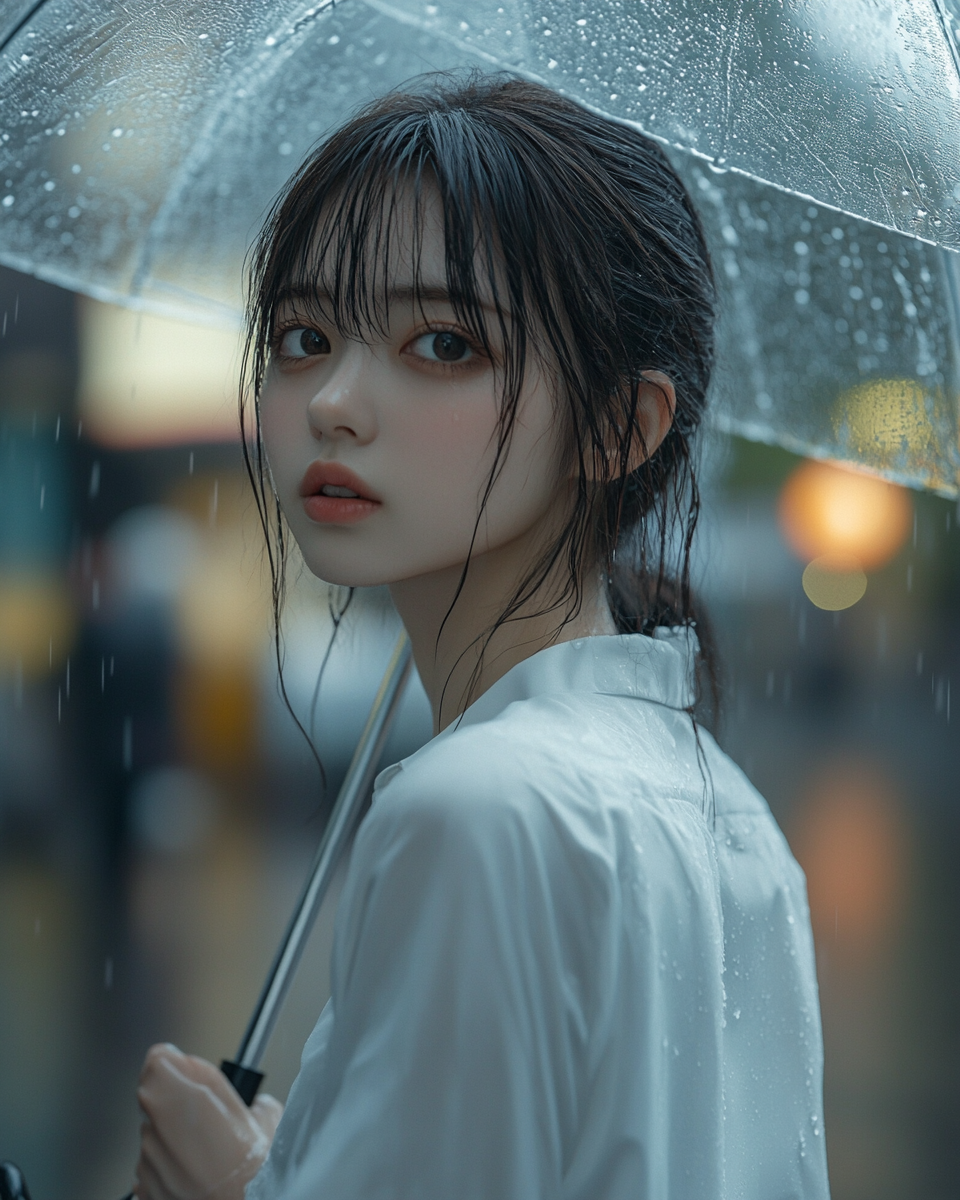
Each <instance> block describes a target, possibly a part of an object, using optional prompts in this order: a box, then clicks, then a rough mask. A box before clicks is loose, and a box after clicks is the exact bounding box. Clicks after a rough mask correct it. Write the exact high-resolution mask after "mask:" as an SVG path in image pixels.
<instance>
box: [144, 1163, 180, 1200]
mask: <svg viewBox="0 0 960 1200" xmlns="http://www.w3.org/2000/svg"><path fill="white" fill-rule="evenodd" d="M133 1194H134V1195H135V1196H136V1197H137V1200H178V1197H177V1196H175V1194H174V1193H173V1192H171V1190H170V1188H169V1187H168V1186H167V1184H166V1182H165V1181H164V1178H163V1176H162V1175H161V1173H160V1172H159V1171H158V1170H157V1169H156V1167H155V1166H154V1164H153V1163H152V1162H150V1161H148V1160H147V1159H145V1158H144V1157H142V1156H141V1158H140V1159H139V1161H138V1162H137V1174H136V1182H135V1184H134V1187H133Z"/></svg>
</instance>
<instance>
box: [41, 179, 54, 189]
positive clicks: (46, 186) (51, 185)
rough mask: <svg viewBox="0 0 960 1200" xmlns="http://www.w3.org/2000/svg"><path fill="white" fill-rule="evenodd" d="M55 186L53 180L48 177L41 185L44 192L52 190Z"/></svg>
mask: <svg viewBox="0 0 960 1200" xmlns="http://www.w3.org/2000/svg"><path fill="white" fill-rule="evenodd" d="M56 186H57V185H56V184H55V183H54V182H53V180H52V179H48V180H47V182H46V183H45V184H44V185H43V190H44V191H45V192H52V191H53V190H54V188H55V187H56Z"/></svg>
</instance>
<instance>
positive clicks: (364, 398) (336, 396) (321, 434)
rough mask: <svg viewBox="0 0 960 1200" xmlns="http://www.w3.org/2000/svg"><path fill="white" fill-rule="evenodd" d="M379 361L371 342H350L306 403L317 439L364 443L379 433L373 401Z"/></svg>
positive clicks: (312, 429)
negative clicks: (368, 343) (369, 344)
mask: <svg viewBox="0 0 960 1200" xmlns="http://www.w3.org/2000/svg"><path fill="white" fill-rule="evenodd" d="M377 368H378V363H377V360H376V357H375V355H374V354H373V352H372V350H371V348H370V347H369V346H365V345H363V344H362V343H351V344H350V345H348V346H347V347H346V348H345V349H344V350H343V352H342V353H341V354H340V355H339V357H338V361H337V363H336V365H335V366H334V369H333V370H332V371H331V373H330V374H329V375H327V377H326V378H325V379H324V381H323V384H322V386H321V387H320V388H319V389H318V391H317V392H315V393H314V395H313V397H312V399H311V400H310V402H309V404H308V405H307V421H308V422H309V425H310V432H311V433H312V434H313V436H314V437H315V438H316V439H317V440H318V441H320V440H323V439H325V438H328V439H331V440H342V439H346V440H350V441H355V442H357V443H359V444H360V445H365V444H366V443H367V442H371V441H373V439H374V438H375V437H376V436H377V432H378V425H377V411H376V405H375V403H374V395H375V388H376V376H377Z"/></svg>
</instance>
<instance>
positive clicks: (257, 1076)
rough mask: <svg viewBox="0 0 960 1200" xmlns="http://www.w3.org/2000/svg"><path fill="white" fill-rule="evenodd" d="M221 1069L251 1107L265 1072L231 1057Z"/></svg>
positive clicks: (245, 1102) (223, 1063) (1, 1199)
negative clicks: (255, 1069) (241, 1063)
mask: <svg viewBox="0 0 960 1200" xmlns="http://www.w3.org/2000/svg"><path fill="white" fill-rule="evenodd" d="M220 1070H221V1071H222V1072H223V1073H224V1075H226V1077H227V1078H228V1079H229V1080H230V1082H231V1083H232V1084H233V1087H234V1090H235V1091H236V1092H237V1093H238V1095H239V1096H240V1099H241V1100H242V1101H243V1102H244V1104H245V1105H246V1106H247V1108H249V1107H250V1105H251V1104H252V1103H253V1102H254V1100H255V1099H256V1096H257V1092H258V1091H259V1090H260V1084H261V1083H263V1072H262V1071H254V1070H253V1069H252V1068H250V1067H241V1066H240V1064H239V1063H235V1062H231V1060H230V1059H229V1058H225V1059H224V1060H223V1062H222V1063H221V1064H220ZM0 1200H4V1198H3V1197H0Z"/></svg>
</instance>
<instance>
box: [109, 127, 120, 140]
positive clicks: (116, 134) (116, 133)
mask: <svg viewBox="0 0 960 1200" xmlns="http://www.w3.org/2000/svg"><path fill="white" fill-rule="evenodd" d="M110 136H111V137H115V138H118V137H123V130H122V129H119V128H117V129H111V130H110Z"/></svg>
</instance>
